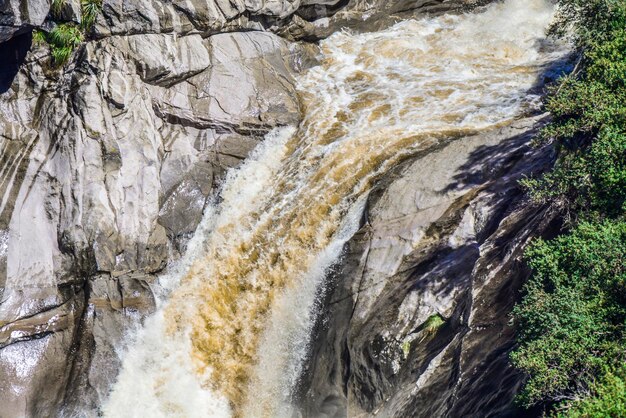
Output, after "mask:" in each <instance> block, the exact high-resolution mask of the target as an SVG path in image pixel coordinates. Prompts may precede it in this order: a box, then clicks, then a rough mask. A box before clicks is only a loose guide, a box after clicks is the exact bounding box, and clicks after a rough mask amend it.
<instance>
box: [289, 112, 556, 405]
mask: <svg viewBox="0 0 626 418" xmlns="http://www.w3.org/2000/svg"><path fill="white" fill-rule="evenodd" d="M544 120H545V116H536V117H531V118H527V119H522V120H519V121H517V122H515V123H514V124H513V125H511V126H509V127H506V128H502V129H500V130H498V131H494V132H491V133H489V134H482V135H478V136H475V137H469V138H463V139H462V140H459V141H455V142H451V143H449V144H447V145H445V146H443V147H442V148H441V149H440V150H438V151H437V152H434V153H430V154H427V155H425V156H421V157H420V156H418V157H416V158H413V159H411V161H407V162H406V163H404V164H403V165H402V166H401V167H398V168H397V169H396V171H395V172H394V173H391V174H390V175H389V176H388V177H387V179H386V180H385V181H383V182H382V183H381V184H379V185H378V187H377V189H376V190H375V191H374V192H373V193H372V195H371V196H370V200H369V206H368V209H367V211H366V214H365V219H364V225H363V227H362V228H361V230H360V231H359V232H358V234H357V235H356V236H355V237H354V238H353V239H352V240H351V241H350V242H349V244H348V250H347V254H346V256H345V257H344V259H343V260H342V261H341V262H340V263H339V266H338V267H337V269H336V272H335V274H334V280H333V282H332V283H333V284H332V286H331V288H330V290H329V291H328V294H327V295H326V303H325V306H326V309H325V311H324V312H323V313H322V314H321V317H320V319H319V323H318V325H317V331H316V333H315V336H314V338H313V343H312V349H311V351H312V353H311V359H312V360H311V361H310V362H307V364H309V368H308V370H307V372H306V373H305V376H304V378H303V381H302V382H301V386H300V391H299V397H300V403H301V405H303V409H304V410H305V411H306V416H310V417H348V416H349V417H360V416H363V417H365V416H381V417H391V416H394V417H487V416H516V415H518V414H522V412H520V411H516V410H515V407H514V405H513V398H514V396H515V394H516V393H517V391H518V390H519V388H520V385H521V383H522V382H523V376H522V375H520V373H518V372H517V371H516V370H514V369H513V368H512V366H511V365H510V362H509V360H508V355H509V353H510V351H511V350H512V348H513V347H514V332H515V330H514V328H513V327H512V325H511V324H510V317H509V314H510V311H511V309H512V307H513V305H514V304H515V303H516V302H517V300H518V298H519V290H520V288H521V285H522V283H523V282H524V280H525V278H526V277H527V275H528V273H529V272H528V270H527V268H526V267H525V266H524V263H523V262H522V260H521V256H522V251H523V249H524V247H525V245H526V244H527V243H528V240H529V239H530V238H531V237H533V236H537V235H542V234H550V233H552V232H553V231H554V230H555V229H556V228H558V219H557V217H556V216H555V214H553V213H551V212H550V211H549V210H548V209H546V208H544V207H537V206H534V205H531V204H529V202H527V201H526V199H525V197H524V195H523V193H522V192H521V191H520V189H519V187H518V185H517V182H518V180H520V179H521V178H522V177H523V176H527V175H531V174H533V173H538V172H541V171H542V170H544V169H546V168H547V167H549V166H550V164H551V161H552V157H551V154H552V153H551V152H550V150H549V149H545V148H544V149H540V150H537V149H532V148H530V147H529V146H528V142H529V140H530V139H531V138H532V137H533V135H534V134H535V133H536V129H538V128H539V127H540V126H542V124H543V121H544ZM425 173H428V175H425Z"/></svg>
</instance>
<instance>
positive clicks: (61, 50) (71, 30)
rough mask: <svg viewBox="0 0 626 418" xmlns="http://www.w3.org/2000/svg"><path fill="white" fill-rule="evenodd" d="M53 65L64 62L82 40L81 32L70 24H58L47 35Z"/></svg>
mask: <svg viewBox="0 0 626 418" xmlns="http://www.w3.org/2000/svg"><path fill="white" fill-rule="evenodd" d="M46 40H47V41H48V43H49V44H50V50H51V52H52V58H53V60H54V64H55V65H63V64H65V63H66V62H67V61H68V60H69V59H70V57H71V56H72V52H74V49H76V48H77V47H78V45H80V43H81V42H82V40H83V34H82V33H81V31H80V30H79V29H78V27H76V26H74V25H72V24H65V23H64V24H60V25H58V26H57V27H55V28H54V29H53V30H52V31H51V32H50V33H49V34H48V35H47V36H46Z"/></svg>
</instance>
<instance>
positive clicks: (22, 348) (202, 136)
mask: <svg viewBox="0 0 626 418" xmlns="http://www.w3.org/2000/svg"><path fill="white" fill-rule="evenodd" d="M470 3H475V2H471V1H441V0H435V1H427V0H424V1H422V0H420V1H407V0H394V1H385V0H376V1H365V0H349V1H344V0H236V1H233V0H228V1H227V0H224V1H222V0H211V1H205V2H196V1H194V0H192V1H184V2H183V1H171V2H169V1H168V2H161V1H153V0H151V1H138V0H105V1H104V2H103V4H102V12H101V14H100V15H99V16H98V18H97V20H96V22H95V25H94V27H93V28H92V29H91V32H90V34H89V40H88V41H87V42H84V43H82V44H81V46H80V47H79V48H78V49H77V50H76V51H75V53H74V54H73V56H72V58H71V60H70V62H69V63H68V64H66V65H65V66H63V67H61V68H55V67H53V66H51V64H50V52H49V50H48V48H47V46H45V45H41V44H37V43H34V42H32V35H31V31H32V29H33V28H36V27H44V28H50V27H52V26H54V23H53V22H51V20H50V18H49V17H50V15H49V11H50V7H51V5H50V2H48V1H40V0H34V1H24V0H7V1H4V2H3V3H2V4H1V5H0V42H3V43H1V44H0V55H2V56H3V58H4V57H7V59H6V61H5V62H3V63H2V64H1V65H2V69H1V70H0V126H2V130H1V131H0V135H1V140H0V173H1V174H0V196H1V199H0V295H1V302H0V405H2V408H1V411H2V412H1V413H0V415H1V416H2V417H3V418H5V417H21V416H33V417H34V416H58V415H65V416H76V415H78V416H95V414H96V410H97V407H98V405H100V404H101V403H102V400H103V399H104V398H105V397H106V395H107V393H108V390H109V388H110V385H111V384H112V382H113V381H114V380H115V378H116V374H117V370H118V368H119V364H120V360H119V350H120V349H121V348H122V338H123V337H124V334H125V333H126V332H128V331H129V330H132V329H133V328H134V327H136V326H137V325H138V324H139V323H141V321H142V319H143V318H145V316H146V315H148V314H149V313H151V312H152V311H153V310H154V308H155V292H158V291H159V289H158V285H157V281H156V275H157V274H158V273H159V272H161V271H162V270H163V269H164V268H165V267H166V266H167V265H168V263H169V262H171V261H172V260H174V259H176V258H178V257H179V256H180V254H181V252H182V251H184V249H185V244H186V242H187V240H188V239H189V237H190V236H191V235H192V234H193V232H194V230H195V228H196V226H197V225H198V222H199V221H200V217H201V214H202V211H203V209H204V207H205V205H206V202H207V199H209V198H210V197H211V196H212V195H213V193H214V192H215V188H216V185H218V183H219V180H220V178H221V176H222V175H223V173H224V171H225V170H226V169H227V168H229V167H233V166H236V165H237V164H238V163H239V162H240V161H241V160H242V159H244V158H245V157H246V155H247V154H248V153H249V152H250V150H251V149H253V148H254V147H255V145H256V144H257V143H258V141H260V140H261V139H262V138H263V135H264V134H266V133H267V132H269V131H270V130H271V129H273V128H275V127H278V126H284V125H290V124H297V123H298V122H299V121H300V117H301V115H300V105H299V98H298V97H297V95H296V90H295V86H294V84H295V81H294V75H296V74H297V73H298V72H300V71H302V70H303V69H306V68H308V67H309V66H311V65H314V63H315V56H316V54H317V50H316V46H315V44H313V43H309V42H311V41H315V40H317V39H320V38H323V37H325V36H328V35H330V34H331V33H332V32H333V31H335V30H337V29H338V28H340V27H344V26H353V27H362V26H365V27H374V26H375V25H382V24H385V22H386V21H388V20H389V19H390V18H391V16H392V15H393V14H395V13H403V12H408V11H411V10H418V11H419V12H424V11H433V12H439V11H443V10H450V9H453V8H457V7H459V6H463V5H466V4H470ZM66 9H67V10H65V11H64V16H66V18H67V19H68V20H74V21H77V22H78V21H80V19H81V16H80V4H79V2H77V1H76V0H68V1H67V3H66ZM368 19H369V20H368ZM364 21H365V22H367V23H366V24H365V23H363V22H364ZM536 123H540V122H539V121H538V120H535V119H532V120H527V121H524V122H520V123H519V124H518V125H517V126H513V127H511V128H506V129H504V130H503V131H501V132H496V133H494V134H493V135H488V136H482V137H477V138H471V139H469V140H467V141H463V142H462V143H461V142H454V143H450V144H448V145H447V146H446V147H444V148H442V149H441V150H440V151H439V152H438V153H436V154H431V155H428V156H424V157H423V158H417V159H415V160H412V161H410V162H407V163H405V164H404V165H403V166H402V167H400V168H398V169H397V170H396V171H395V172H394V173H392V174H390V176H389V178H388V179H387V180H386V181H384V182H383V183H382V184H381V185H380V186H379V188H378V191H377V192H376V193H375V194H374V195H373V196H372V197H371V201H370V205H369V209H368V213H367V220H366V222H365V224H364V226H363V229H362V230H361V231H360V232H359V234H358V235H357V236H356V237H355V238H354V239H353V240H352V241H351V242H350V245H349V252H348V255H347V256H346V257H345V260H344V261H343V262H342V266H341V269H340V272H339V273H338V274H337V275H336V277H335V278H334V280H335V287H334V288H333V290H332V291H331V292H329V294H328V295H327V298H328V307H327V312H325V314H324V315H323V317H322V320H321V322H320V324H319V327H318V330H317V332H316V336H315V342H314V344H313V350H312V354H311V355H312V361H311V366H310V369H309V370H308V371H307V373H306V375H305V377H304V378H303V382H302V385H301V394H302V396H301V403H302V405H303V406H304V407H305V409H306V411H308V413H309V415H310V416H320V415H324V414H325V415H326V416H347V415H349V416H357V415H359V414H362V415H369V414H374V413H376V414H378V415H380V416H392V415H393V416H427V415H432V416H471V415H472V414H474V415H476V414H478V411H483V412H484V411H487V412H488V413H491V414H496V413H499V412H501V411H504V410H507V408H508V407H509V404H510V400H511V397H512V395H513V394H514V393H515V391H516V389H517V387H518V385H519V382H520V379H521V378H520V376H519V375H517V374H516V373H515V372H513V371H512V370H510V368H509V366H508V363H507V362H506V356H507V353H508V351H509V350H510V348H511V346H512V333H513V330H512V329H511V328H510V327H509V326H507V322H508V317H507V313H508V311H509V310H510V308H511V306H512V304H513V303H514V301H515V298H516V295H517V293H516V292H517V289H518V288H519V285H520V283H521V281H522V280H523V279H524V277H525V275H526V273H527V272H526V271H525V270H524V268H523V267H522V265H521V263H520V261H519V256H520V253H521V250H522V248H523V246H524V244H525V243H526V242H527V241H528V239H529V237H530V235H531V234H537V233H541V232H542V231H544V230H547V229H549V226H550V222H551V220H552V216H551V215H550V214H548V213H546V212H545V210H544V209H542V208H534V207H527V206H525V205H522V204H521V202H522V198H521V196H520V193H519V190H518V189H517V186H516V181H517V179H519V178H520V176H522V175H524V174H525V173H528V172H529V171H533V170H540V169H542V168H543V167H544V166H546V165H547V164H549V163H550V156H549V153H546V151H545V150H540V151H536V152H531V151H530V150H529V149H528V148H527V146H526V143H527V140H528V137H529V135H531V133H532V132H533V129H534V127H535V125H536ZM425 170H428V171H429V172H431V173H434V174H433V175H431V176H429V177H428V179H426V178H424V177H422V176H421V175H420V173H422V172H424V171H425ZM427 180H428V181H427ZM430 180H433V181H430ZM437 318H439V319H437ZM433 324H434V325H437V326H434V325H433ZM416 408H418V409H416Z"/></svg>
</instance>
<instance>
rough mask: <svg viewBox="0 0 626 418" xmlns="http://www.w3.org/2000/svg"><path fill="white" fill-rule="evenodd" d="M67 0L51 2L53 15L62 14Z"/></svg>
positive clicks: (53, 0)
mask: <svg viewBox="0 0 626 418" xmlns="http://www.w3.org/2000/svg"><path fill="white" fill-rule="evenodd" d="M65 1H66V0H52V2H51V3H50V11H51V12H52V16H54V17H59V16H60V15H61V11H62V10H63V6H64V5H65Z"/></svg>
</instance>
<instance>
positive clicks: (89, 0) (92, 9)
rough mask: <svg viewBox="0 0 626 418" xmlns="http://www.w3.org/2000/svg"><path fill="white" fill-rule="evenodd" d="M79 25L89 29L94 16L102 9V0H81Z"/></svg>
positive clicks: (94, 19) (94, 18) (93, 21)
mask: <svg viewBox="0 0 626 418" xmlns="http://www.w3.org/2000/svg"><path fill="white" fill-rule="evenodd" d="M80 6H81V14H82V18H81V27H82V28H83V30H85V31H87V30H89V29H91V27H92V26H93V24H94V23H95V21H96V17H97V16H98V14H99V13H100V12H101V11H102V0H81V2H80Z"/></svg>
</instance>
